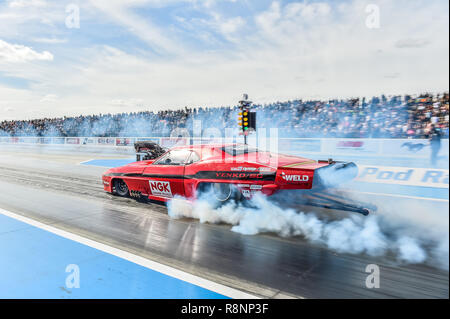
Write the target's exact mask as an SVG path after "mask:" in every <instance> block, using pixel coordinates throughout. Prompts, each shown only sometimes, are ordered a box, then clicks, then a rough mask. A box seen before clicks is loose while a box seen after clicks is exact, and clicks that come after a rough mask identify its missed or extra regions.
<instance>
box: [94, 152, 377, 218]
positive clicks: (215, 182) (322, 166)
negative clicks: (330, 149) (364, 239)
mask: <svg viewBox="0 0 450 319" xmlns="http://www.w3.org/2000/svg"><path fill="white" fill-rule="evenodd" d="M357 172H358V169H357V167H356V165H355V164H354V163H352V162H335V161H332V160H326V161H315V160H311V159H308V158H303V157H298V156H290V155H281V154H275V153H270V152H267V151H260V150H258V149H256V148H253V147H251V146H248V145H243V144H225V145H224V144H222V145H190V146H181V147H175V148H173V149H171V150H169V151H168V152H166V153H164V154H163V155H161V156H160V157H158V158H156V159H155V160H145V161H140V162H135V163H131V164H128V165H125V166H122V167H117V168H112V169H110V170H108V171H106V172H105V173H104V175H103V177H102V178H103V184H104V188H105V191H107V192H110V193H113V194H116V195H119V196H131V197H136V198H144V199H150V200H157V201H168V200H170V199H171V198H173V197H174V196H182V197H185V198H187V199H195V198H197V197H198V196H199V194H201V193H205V192H210V193H208V194H211V195H210V196H211V197H209V198H210V199H214V200H215V201H216V202H218V203H222V202H226V201H228V200H243V199H245V198H250V197H251V196H252V195H253V194H254V193H257V192H260V193H263V194H265V195H272V194H274V193H277V192H279V191H282V190H313V191H314V190H316V191H317V192H315V193H308V194H309V195H308V196H307V197H306V202H307V203H306V204H308V205H313V206H319V207H325V208H333V209H340V210H347V211H355V212H359V213H362V214H364V215H367V214H368V212H369V211H368V209H367V208H364V207H361V206H358V205H353V204H348V203H345V202H344V201H342V200H341V199H340V198H336V197H333V198H330V197H329V196H325V195H323V193H321V191H323V190H324V189H327V188H330V187H335V186H338V185H339V184H341V183H343V182H346V181H349V180H352V179H353V178H354V177H356V175H357Z"/></svg>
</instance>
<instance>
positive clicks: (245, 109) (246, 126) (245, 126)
mask: <svg viewBox="0 0 450 319" xmlns="http://www.w3.org/2000/svg"><path fill="white" fill-rule="evenodd" d="M239 104H240V105H239V109H240V110H239V116H238V125H239V127H240V130H241V134H243V135H244V137H245V143H246V144H247V135H248V134H249V133H250V132H252V131H256V112H250V109H251V105H252V102H251V101H248V95H247V94H244V98H243V100H241V101H239Z"/></svg>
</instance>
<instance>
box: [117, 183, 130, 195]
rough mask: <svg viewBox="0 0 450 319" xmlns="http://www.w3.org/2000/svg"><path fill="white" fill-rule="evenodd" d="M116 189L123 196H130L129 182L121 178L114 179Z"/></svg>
mask: <svg viewBox="0 0 450 319" xmlns="http://www.w3.org/2000/svg"><path fill="white" fill-rule="evenodd" d="M114 190H115V193H116V194H117V195H119V196H122V197H128V196H130V190H129V189H128V186H127V184H126V183H125V182H124V181H123V180H121V179H116V180H114Z"/></svg>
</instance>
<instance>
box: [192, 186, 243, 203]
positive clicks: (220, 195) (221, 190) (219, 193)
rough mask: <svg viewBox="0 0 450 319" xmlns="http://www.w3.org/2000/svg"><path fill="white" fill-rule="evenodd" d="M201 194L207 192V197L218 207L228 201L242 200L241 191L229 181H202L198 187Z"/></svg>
mask: <svg viewBox="0 0 450 319" xmlns="http://www.w3.org/2000/svg"><path fill="white" fill-rule="evenodd" d="M199 193H200V197H201V194H208V195H210V196H208V199H210V198H211V199H212V200H213V201H214V203H215V204H216V205H217V206H218V207H219V206H222V205H223V204H225V203H228V202H230V201H235V202H239V201H241V200H242V197H243V196H242V194H241V192H240V191H239V190H238V189H237V188H236V187H235V186H234V185H233V184H230V183H203V184H201V185H200V187H199Z"/></svg>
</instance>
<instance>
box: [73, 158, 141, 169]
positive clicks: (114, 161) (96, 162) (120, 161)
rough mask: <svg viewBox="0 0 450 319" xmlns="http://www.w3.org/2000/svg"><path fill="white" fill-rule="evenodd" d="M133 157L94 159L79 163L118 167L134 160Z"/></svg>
mask: <svg viewBox="0 0 450 319" xmlns="http://www.w3.org/2000/svg"><path fill="white" fill-rule="evenodd" d="M135 161H136V159H135V158H125V159H94V160H90V161H87V162H83V163H81V164H82V165H92V166H102V167H108V168H111V167H119V166H124V165H127V164H130V163H133V162H135Z"/></svg>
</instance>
